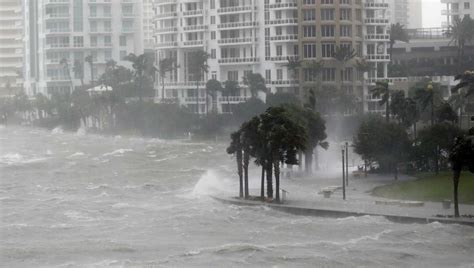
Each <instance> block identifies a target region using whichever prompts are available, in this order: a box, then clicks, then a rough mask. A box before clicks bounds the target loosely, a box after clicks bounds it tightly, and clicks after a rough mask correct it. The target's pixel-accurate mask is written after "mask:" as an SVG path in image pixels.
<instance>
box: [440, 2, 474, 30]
mask: <svg viewBox="0 0 474 268" xmlns="http://www.w3.org/2000/svg"><path fill="white" fill-rule="evenodd" d="M441 3H442V4H445V7H446V9H443V10H441V15H443V16H446V21H443V24H442V26H443V27H449V26H451V25H452V23H453V21H454V20H455V18H459V19H462V18H464V16H470V17H471V18H474V0H441Z"/></svg>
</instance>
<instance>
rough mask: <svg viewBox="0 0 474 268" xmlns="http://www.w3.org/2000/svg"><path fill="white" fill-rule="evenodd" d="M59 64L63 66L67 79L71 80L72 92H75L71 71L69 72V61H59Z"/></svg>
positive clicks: (64, 59)
mask: <svg viewBox="0 0 474 268" xmlns="http://www.w3.org/2000/svg"><path fill="white" fill-rule="evenodd" d="M59 64H61V65H62V66H63V69H64V72H66V75H67V78H68V79H69V82H70V83H71V92H72V91H74V84H73V82H72V77H71V71H70V70H69V63H68V60H67V59H66V58H62V59H61V60H60V61H59Z"/></svg>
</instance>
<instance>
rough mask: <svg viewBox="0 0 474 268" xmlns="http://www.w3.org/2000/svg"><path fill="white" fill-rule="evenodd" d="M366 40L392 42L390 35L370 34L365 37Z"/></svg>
mask: <svg viewBox="0 0 474 268" xmlns="http://www.w3.org/2000/svg"><path fill="white" fill-rule="evenodd" d="M365 39H366V40H373V41H388V40H390V35H388V34H368V35H366V36H365Z"/></svg>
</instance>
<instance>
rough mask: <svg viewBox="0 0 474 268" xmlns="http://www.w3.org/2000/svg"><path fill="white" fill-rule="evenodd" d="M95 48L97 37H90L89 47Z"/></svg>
mask: <svg viewBox="0 0 474 268" xmlns="http://www.w3.org/2000/svg"><path fill="white" fill-rule="evenodd" d="M96 46H97V36H91V47H96Z"/></svg>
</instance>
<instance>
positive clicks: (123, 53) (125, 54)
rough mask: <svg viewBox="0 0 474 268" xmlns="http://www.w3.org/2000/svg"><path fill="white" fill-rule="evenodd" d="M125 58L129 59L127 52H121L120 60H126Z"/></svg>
mask: <svg viewBox="0 0 474 268" xmlns="http://www.w3.org/2000/svg"><path fill="white" fill-rule="evenodd" d="M125 57H127V51H126V50H120V60H125Z"/></svg>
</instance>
